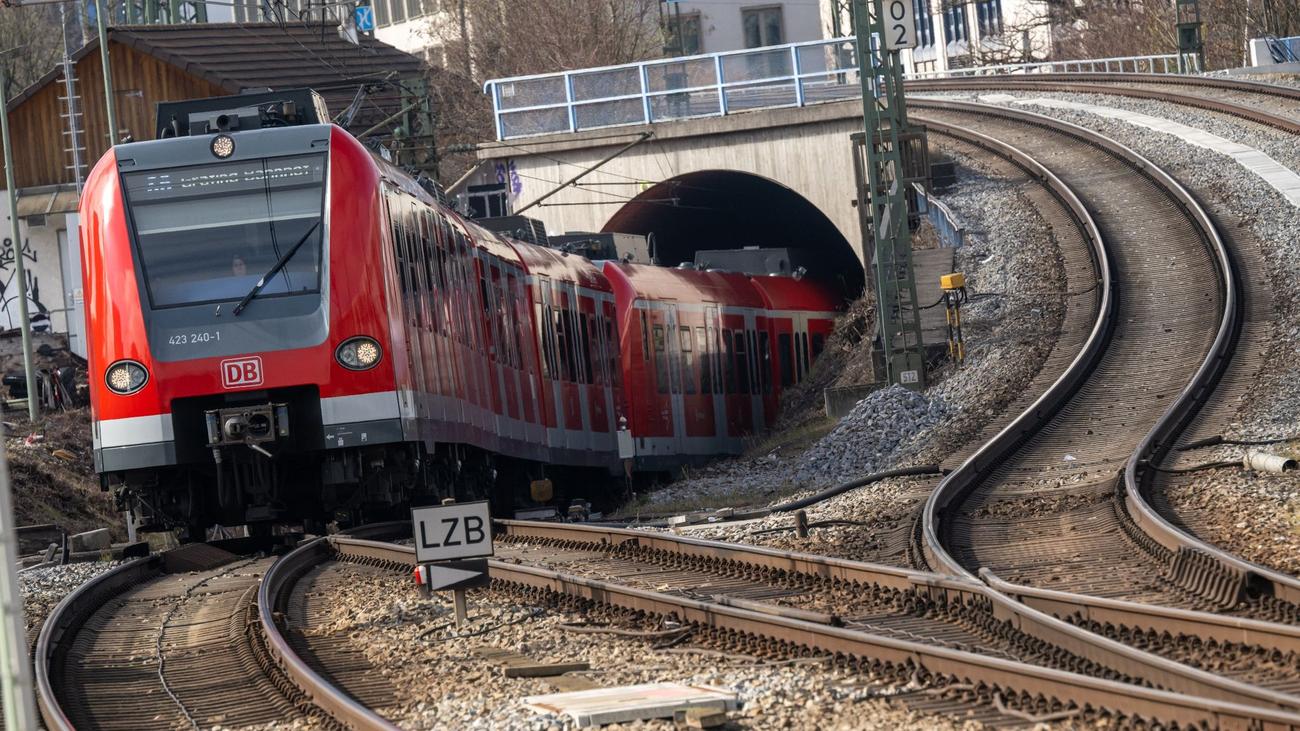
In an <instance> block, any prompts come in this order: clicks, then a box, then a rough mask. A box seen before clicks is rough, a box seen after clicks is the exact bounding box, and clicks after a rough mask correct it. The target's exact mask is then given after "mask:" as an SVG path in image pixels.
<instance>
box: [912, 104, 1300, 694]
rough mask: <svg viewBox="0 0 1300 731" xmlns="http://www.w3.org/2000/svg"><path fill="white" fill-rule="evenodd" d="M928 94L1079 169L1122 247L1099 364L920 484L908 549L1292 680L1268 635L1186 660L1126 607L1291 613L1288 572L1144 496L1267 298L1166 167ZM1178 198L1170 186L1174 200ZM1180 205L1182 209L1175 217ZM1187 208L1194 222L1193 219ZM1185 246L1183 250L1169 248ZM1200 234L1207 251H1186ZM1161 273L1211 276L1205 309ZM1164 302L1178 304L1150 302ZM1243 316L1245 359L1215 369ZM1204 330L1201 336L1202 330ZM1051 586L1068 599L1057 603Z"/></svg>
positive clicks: (1215, 665) (1251, 339) (1068, 612)
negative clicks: (925, 489)
mask: <svg viewBox="0 0 1300 731" xmlns="http://www.w3.org/2000/svg"><path fill="white" fill-rule="evenodd" d="M922 106H923V107H924V106H926V105H922ZM928 108H929V109H931V110H936V111H938V110H942V111H943V119H944V120H945V121H946V122H947V123H948V124H959V125H961V126H962V127H963V128H965V129H968V130H971V131H977V132H982V133H985V134H991V135H996V136H997V137H998V138H999V139H1002V140H1011V141H1014V142H1015V143H1016V144H1017V145H1018V146H1022V147H1023V148H1029V149H1032V150H1035V151H1036V152H1037V154H1038V155H1039V156H1042V157H1043V159H1044V160H1046V161H1048V162H1047V164H1048V165H1051V166H1053V167H1058V169H1060V170H1061V174H1062V177H1063V178H1065V179H1066V180H1067V181H1071V182H1072V183H1074V184H1077V185H1078V187H1079V188H1080V189H1081V190H1082V191H1083V192H1084V194H1085V195H1086V196H1087V200H1088V203H1089V207H1090V209H1091V210H1093V212H1094V213H1095V214H1096V216H1097V219H1098V222H1099V224H1100V225H1101V226H1102V232H1103V234H1104V235H1106V236H1108V237H1109V238H1110V239H1112V240H1110V244H1111V245H1112V246H1113V247H1115V248H1116V249H1117V253H1116V255H1115V258H1116V268H1117V271H1118V273H1119V276H1118V279H1117V281H1118V282H1120V283H1121V284H1120V286H1119V287H1117V290H1118V291H1117V297H1116V299H1117V300H1118V302H1119V307H1118V308H1117V310H1116V313H1115V315H1114V316H1113V317H1112V318H1111V320H1112V322H1111V323H1110V324H1109V325H1108V328H1107V329H1108V330H1109V333H1108V335H1107V338H1106V340H1105V343H1106V348H1105V350H1104V352H1103V353H1102V355H1101V357H1099V358H1097V359H1096V361H1095V365H1094V366H1093V367H1091V368H1089V367H1086V366H1085V362H1084V361H1080V362H1079V363H1078V364H1077V367H1076V368H1075V369H1074V370H1075V379H1076V380H1075V387H1072V388H1066V387H1063V386H1065V379H1066V377H1065V376H1063V377H1062V380H1061V381H1060V382H1058V384H1056V386H1061V387H1058V388H1053V389H1049V390H1048V391H1047V392H1046V393H1045V395H1044V397H1043V399H1040V402H1039V403H1037V404H1036V405H1035V408H1033V409H1031V410H1028V411H1026V412H1024V415H1023V416H1022V417H1021V418H1020V419H1018V420H1017V421H1016V422H1013V424H1012V425H1011V426H1010V427H1008V429H1007V430H1005V431H1004V432H1003V433H1002V434H1001V435H999V437H998V438H997V439H995V440H992V441H990V442H988V443H986V444H985V446H984V447H982V448H981V450H980V451H979V452H977V453H976V454H975V455H974V456H973V457H972V458H971V459H969V460H968V461H967V462H966V463H965V464H964V465H963V466H962V467H961V468H960V469H958V470H957V471H955V472H954V473H952V474H950V475H949V476H948V477H947V478H946V479H945V480H944V481H943V482H942V483H941V484H940V487H939V488H938V489H937V490H936V492H935V493H933V495H932V496H931V499H930V501H929V503H928V504H927V512H926V514H925V515H924V521H925V522H924V525H923V529H922V531H921V535H920V539H921V541H923V543H922V548H921V549H920V550H918V551H917V555H918V557H920V556H921V555H924V557H925V559H926V560H924V561H921V562H919V563H921V564H922V565H933V566H936V567H938V568H940V569H941V570H943V571H945V572H947V573H952V574H957V575H964V576H970V577H973V576H974V574H975V573H976V572H978V573H979V575H980V577H981V578H984V579H985V580H986V581H988V582H989V583H990V585H992V586H994V587H996V588H999V589H1000V590H1002V591H1003V592H1004V593H1005V594H1006V595H1007V596H1015V597H1019V598H1022V599H1026V600H1027V601H1028V603H1030V604H1031V605H1032V604H1037V605H1038V606H1039V607H1040V608H1043V609H1045V610H1047V611H1050V612H1052V613H1054V614H1056V615H1057V616H1061V617H1063V618H1066V619H1069V620H1070V621H1072V622H1075V623H1076V624H1079V625H1081V626H1084V627H1088V628H1090V629H1093V630H1096V631H1098V632H1099V633H1101V634H1103V635H1106V636H1108V637H1110V638H1112V639H1115V640H1118V641H1121V642H1127V643H1130V644H1134V645H1135V646H1141V647H1145V648H1146V649H1149V650H1151V651H1153V652H1156V653H1158V654H1161V655H1162V656H1165V657H1169V658H1172V659H1177V660H1180V661H1183V662H1189V663H1190V664H1193V665H1196V666H1198V667H1204V668H1206V669H1212V670H1215V671H1216V672H1223V673H1225V674H1227V675H1230V676H1233V677H1238V678H1240V679H1243V680H1246V681H1248V682H1254V683H1259V684H1261V685H1265V686H1268V687H1273V688H1278V689H1284V690H1285V691H1286V692H1294V691H1295V689H1296V685H1295V682H1294V677H1295V669H1294V668H1293V667H1285V666H1288V665H1291V664H1292V663H1293V662H1294V660H1291V661H1288V662H1285V663H1283V664H1282V666H1278V665H1275V664H1273V663H1271V662H1268V661H1267V653H1266V652H1262V651H1263V650H1266V649H1267V644H1266V643H1265V644H1263V645H1261V646H1257V647H1256V649H1255V650H1253V651H1251V652H1248V653H1245V654H1241V653H1240V652H1238V651H1235V650H1234V651H1231V652H1227V653H1224V655H1223V656H1222V657H1206V658H1196V657H1191V656H1188V655H1187V654H1185V653H1183V652H1181V651H1180V650H1179V649H1178V648H1177V647H1173V646H1171V645H1170V643H1169V642H1168V638H1167V637H1162V636H1160V635H1159V633H1158V632H1156V633H1155V634H1154V635H1151V634H1150V633H1151V632H1153V631H1154V628H1153V627H1152V626H1147V627H1146V629H1145V630H1143V631H1142V632H1136V631H1135V630H1134V628H1135V627H1137V626H1140V625H1141V622H1140V620H1134V617H1136V616H1137V615H1140V614H1141V612H1142V610H1141V609H1140V608H1138V607H1137V606H1136V605H1135V604H1133V603H1132V602H1131V601H1130V600H1132V599H1138V600H1140V601H1143V602H1148V603H1153V604H1158V605H1163V606H1171V607H1182V608H1186V609H1197V610H1208V611H1213V612H1218V613H1221V614H1226V615H1229V616H1236V617H1246V618H1253V619H1256V620H1261V621H1260V622H1259V623H1258V624H1257V625H1256V626H1266V625H1267V626H1273V627H1274V628H1276V629H1278V630H1279V631H1290V630H1291V629H1293V627H1285V626H1279V625H1275V624H1270V623H1271V622H1272V621H1276V620H1282V621H1285V622H1287V623H1289V624H1291V625H1294V623H1295V618H1296V613H1295V605H1294V603H1293V602H1292V601H1291V597H1293V596H1294V594H1293V593H1292V583H1293V580H1292V579H1290V577H1285V576H1281V575H1277V574H1276V572H1270V571H1269V570H1267V569H1264V568H1263V567H1257V566H1254V565H1250V564H1245V562H1243V561H1240V560H1239V559H1234V558H1233V557H1231V556H1228V555H1227V554H1225V553H1223V552H1222V551H1219V550H1218V549H1215V548H1213V547H1212V546H1208V545H1207V544H1204V543H1203V542H1201V541H1199V540H1198V539H1196V538H1194V537H1192V536H1191V535H1190V534H1188V533H1186V532H1184V531H1181V530H1179V529H1178V528H1174V527H1173V525H1174V523H1175V522H1181V521H1180V519H1179V516H1177V515H1167V514H1166V515H1162V514H1160V513H1158V512H1157V511H1156V510H1155V508H1153V507H1152V500H1151V498H1152V495H1158V494H1159V491H1158V489H1156V488H1158V487H1159V486H1160V480H1161V479H1166V477H1165V476H1164V475H1163V474H1162V473H1160V472H1158V471H1156V470H1153V469H1150V468H1149V467H1150V465H1152V464H1157V465H1158V464H1159V461H1160V460H1161V459H1163V458H1164V456H1165V454H1166V453H1167V452H1168V449H1169V447H1170V446H1171V445H1172V444H1174V443H1176V440H1177V439H1179V438H1180V437H1179V435H1180V433H1182V432H1183V427H1184V426H1185V425H1186V424H1187V423H1188V422H1189V421H1192V420H1193V419H1194V418H1195V416H1196V408H1197V407H1198V406H1199V405H1200V403H1201V402H1203V401H1204V400H1205V399H1206V397H1207V396H1208V394H1209V393H1210V392H1211V391H1212V390H1213V386H1214V384H1215V382H1216V380H1217V379H1219V378H1220V377H1221V376H1224V373H1225V370H1226V378H1225V380H1224V384H1225V386H1226V387H1228V388H1230V389H1237V390H1240V389H1242V388H1244V383H1245V382H1246V381H1248V380H1249V378H1250V375H1249V374H1250V372H1251V365H1252V364H1253V358H1254V356H1253V355H1252V353H1255V352H1256V351H1257V350H1258V346H1259V335H1258V328H1257V327H1256V325H1257V324H1258V322H1259V320H1260V319H1262V317H1263V314H1264V313H1263V312H1262V311H1261V309H1260V306H1259V302H1258V301H1251V300H1248V301H1246V302H1244V303H1243V302H1242V301H1241V300H1240V298H1239V294H1238V291H1237V290H1236V289H1235V287H1234V280H1233V279H1232V278H1231V277H1230V276H1228V275H1230V274H1231V273H1232V272H1233V271H1234V266H1235V264H1234V262H1233V261H1232V260H1231V259H1230V258H1229V257H1228V256H1227V251H1226V249H1225V248H1224V247H1223V246H1222V243H1221V241H1219V237H1218V233H1217V231H1216V230H1215V229H1214V228H1213V225H1212V224H1211V222H1210V219H1209V217H1208V216H1207V215H1206V214H1205V213H1204V211H1201V210H1200V209H1199V206H1198V205H1197V204H1196V203H1195V201H1194V200H1193V199H1192V198H1191V196H1188V195H1185V194H1183V195H1178V194H1177V189H1176V188H1174V187H1171V186H1170V184H1172V180H1169V179H1164V180H1163V185H1157V181H1158V180H1160V179H1161V178H1162V177H1163V176H1162V175H1161V174H1160V173H1159V171H1158V170H1155V169H1154V168H1153V167H1151V166H1150V165H1149V163H1145V162H1139V163H1138V165H1139V166H1140V167H1141V168H1142V169H1144V170H1147V171H1148V172H1147V173H1146V174H1144V175H1142V176H1138V175H1134V174H1133V170H1134V169H1133V168H1132V167H1131V163H1130V162H1125V158H1127V157H1128V153H1127V151H1124V150H1122V149H1119V148H1117V147H1116V146H1114V145H1113V143H1111V144H1105V143H1103V146H1105V147H1109V148H1110V153H1109V154H1110V155H1111V156H1112V157H1113V159H1112V162H1111V164H1110V166H1109V167H1102V168H1097V167H1089V166H1088V165H1087V164H1084V163H1083V162H1082V160H1081V158H1082V157H1083V156H1093V157H1095V156H1096V150H1095V149H1089V148H1092V147H1093V145H1094V144H1095V143H1096V142H1097V140H1096V139H1095V136H1093V135H1090V134H1088V133H1083V131H1082V130H1078V129H1077V128H1069V126H1068V125H1062V124H1061V123H1057V122H1054V121H1050V120H1046V119H1045V118H1042V117H1039V116H1038V115H1025V114H1020V113H1016V112H1006V111H1003V110H996V109H992V108H988V107H981V106H979V105H947V104H939V105H935V106H929V107H928ZM927 113H930V112H923V114H927ZM1062 129H1068V130H1069V131H1068V134H1063V133H1062V132H1061V131H1060V130H1062ZM1096 164H1097V163H1093V165H1096ZM1125 168H1127V169H1128V172H1127V173H1126V172H1125ZM1142 180H1145V181H1146V182H1145V183H1143V182H1141V181H1142ZM1121 181H1123V182H1121ZM1173 185H1176V184H1173ZM1134 186H1137V187H1138V188H1146V190H1145V191H1144V190H1140V189H1135V188H1134ZM1161 187H1163V188H1164V192H1163V193H1161V192H1160V188H1161ZM1171 190H1173V191H1174V194H1173V195H1171V194H1170V193H1169V191H1171ZM1141 195H1146V196H1148V198H1146V200H1152V201H1154V202H1155V203H1156V204H1157V206H1158V210H1163V211H1165V212H1166V215H1167V216H1168V215H1169V214H1172V216H1173V217H1172V218H1170V217H1165V218H1158V219H1157V218H1155V217H1154V216H1153V217H1152V218H1150V219H1148V220H1147V221H1141V220H1138V221H1134V220H1132V217H1131V216H1128V217H1127V218H1126V210H1127V211H1131V210H1132V208H1133V207H1134V205H1135V204H1138V203H1139V202H1140V201H1142V200H1144V199H1143V198H1141V197H1140V196H1141ZM1157 195H1164V196H1165V200H1164V201H1161V200H1160V198H1158V197H1155V196H1157ZM1177 198H1182V201H1181V202H1179V203H1177V204H1171V202H1172V201H1174V200H1176V199H1177ZM1108 206H1109V208H1108ZM1178 216H1184V217H1185V221H1184V222H1183V224H1182V225H1181V226H1179V225H1178V222H1177V220H1176V219H1177V217H1178ZM1191 220H1194V221H1197V222H1198V223H1197V225H1196V226H1195V227H1191V228H1190V229H1189V226H1188V221H1191ZM1196 228H1199V229H1200V230H1199V231H1197V230H1196ZM1234 233H1235V234H1238V235H1240V234H1241V233H1242V232H1240V231H1238V230H1234ZM1180 244H1181V246H1183V247H1184V248H1183V249H1181V250H1180V249H1176V248H1170V247H1173V246H1177V245H1180ZM1123 246H1127V247H1128V250H1127V251H1125V250H1124V249H1123V248H1122V247H1123ZM1198 246H1199V247H1201V249H1202V250H1203V251H1204V252H1205V253H1200V252H1197V251H1195V248H1196V247H1198ZM1216 260H1217V263H1216ZM1248 266H1250V267H1252V268H1254V267H1257V266H1258V261H1257V260H1255V259H1251V260H1249V261H1248ZM1194 267H1199V271H1198V270H1197V269H1196V268H1194ZM1165 277H1168V279H1167V280H1165V281H1174V282H1189V281H1201V282H1213V281H1217V282H1219V285H1218V287H1217V288H1216V289H1217V290H1218V291H1217V293H1216V295H1217V296H1216V299H1215V306H1210V307H1207V306H1205V305H1204V304H1203V303H1198V302H1197V299H1198V297H1197V294H1198V293H1197V292H1196V291H1194V290H1193V291H1189V290H1188V289H1187V288H1183V289H1181V290H1180V289H1178V288H1174V289H1172V290H1171V289H1169V288H1164V289H1161V288H1160V282H1161V280H1162V279H1163V278H1165ZM1126 285H1127V286H1126ZM1200 294H1201V295H1202V296H1203V294H1204V292H1201V293H1200ZM1179 297H1181V298H1182V301H1181V302H1180V301H1179V300H1178V299H1177V298H1179ZM1171 304H1172V305H1174V306H1175V308H1176V312H1177V316H1172V315H1173V313H1171V312H1169V311H1168V310H1166V309H1163V308H1164V307H1165V306H1167V305H1171ZM1099 321H1100V320H1099ZM1153 324H1158V325H1159V327H1152V325H1153ZM1243 329H1244V330H1245V331H1246V337H1245V345H1246V348H1245V350H1246V355H1247V357H1245V358H1242V359H1241V360H1240V361H1238V362H1235V363H1233V364H1231V366H1230V367H1226V369H1225V366H1226V365H1227V364H1228V354H1229V353H1231V351H1232V349H1233V346H1234V344H1236V343H1237V342H1238V341H1239V340H1240V339H1241V338H1240V335H1241V333H1242V331H1243ZM1204 333H1211V334H1213V336H1214V337H1213V338H1212V339H1209V340H1210V341H1209V342H1208V343H1207V342H1206V340H1207V339H1208V338H1207V336H1206V335H1205V334H1204ZM1189 351H1190V352H1192V353H1196V354H1197V355H1190V356H1187V355H1185V356H1184V361H1183V362H1182V363H1181V364H1178V363H1177V362H1174V363H1172V364H1171V363H1170V362H1169V361H1170V359H1168V358H1167V357H1165V356H1163V355H1162V354H1165V353H1172V352H1178V353H1183V354H1187V353H1188V352H1189ZM1153 363H1154V364H1155V365H1154V366H1153V365H1152V364H1153ZM1139 373H1140V374H1142V375H1141V377H1136V378H1135V376H1134V374H1139ZM1078 384H1082V385H1078ZM1188 384H1190V385H1188ZM1221 412H1222V409H1220V410H1219V413H1217V414H1215V413H1212V412H1206V413H1205V414H1203V415H1202V418H1201V419H1200V421H1199V422H1197V423H1199V424H1202V425H1215V424H1216V423H1218V422H1221V420H1222V418H1223V414H1222V413H1221ZM1204 428H1210V427H1205V426H1203V428H1202V430H1204ZM1192 434H1193V435H1194V434H1195V430H1193V432H1192ZM1183 438H1184V439H1185V438H1186V437H1183ZM1064 455H1070V457H1071V459H1064V458H1063V457H1064ZM1121 470H1122V471H1121ZM1117 473H1118V476H1117ZM1174 477H1175V479H1177V476H1174ZM1162 507H1166V508H1167V506H1163V505H1162ZM1134 515H1136V516H1137V520H1134V519H1133V517H1131V516H1134ZM1015 584H1028V585H1032V586H1034V587H1037V589H1038V590H1044V589H1045V590H1049V591H1046V592H1043V591H1036V590H1034V589H1029V588H1028V587H1024V586H1016V585H1015ZM1080 595H1091V596H1093V597H1097V599H1093V598H1089V597H1088V596H1080ZM1047 596H1052V597H1054V600H1060V601H1062V602H1063V604H1053V600H1049V599H1045V598H1044V597H1047ZM1028 597H1033V599H1032V601H1030V600H1029V599H1027V598H1028ZM1063 597H1069V601H1064V599H1063ZM1106 599H1112V600H1117V601H1114V602H1112V603H1110V604H1108V606H1109V607H1111V608H1116V607H1123V608H1124V609H1123V611H1124V612H1125V613H1126V614H1127V618H1126V619H1124V620H1122V621H1118V622H1115V621H1110V620H1100V621H1099V620H1097V617H1098V616H1101V615H1104V614H1105V612H1103V611H1101V610H1098V609H1097V606H1098V602H1101V603H1103V604H1105V603H1106V602H1105V601H1104V600H1106ZM1065 605H1069V606H1068V607H1066V606H1065ZM1112 619H1113V618H1112ZM1229 623H1231V622H1229ZM1144 632H1145V633H1147V635H1150V636H1147V635H1144V634H1143V633H1144ZM1252 657H1253V658H1254V659H1253V660H1252V659H1251V658H1252Z"/></svg>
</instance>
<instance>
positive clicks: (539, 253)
mask: <svg viewBox="0 0 1300 731" xmlns="http://www.w3.org/2000/svg"><path fill="white" fill-rule="evenodd" d="M491 235H492V236H493V237H496V236H497V234H491ZM505 241H508V242H509V244H510V246H511V248H513V249H514V250H515V252H516V253H517V254H518V256H519V259H520V261H522V262H523V265H524V267H525V268H527V270H528V273H529V274H532V275H536V276H543V277H550V278H552V279H555V280H558V281H564V282H577V283H578V286H580V287H586V288H587V289H595V290H599V291H601V292H612V291H613V288H612V287H611V286H610V283H609V280H608V279H606V278H605V275H604V274H603V273H602V272H601V270H600V269H599V268H597V266H596V265H595V264H592V263H591V261H590V260H588V259H586V258H585V257H581V256H578V255H576V254H567V253H564V252H560V251H556V250H555V249H550V248H547V247H545V246H537V245H536V244H530V243H528V242H526V241H517V240H515V239H505Z"/></svg>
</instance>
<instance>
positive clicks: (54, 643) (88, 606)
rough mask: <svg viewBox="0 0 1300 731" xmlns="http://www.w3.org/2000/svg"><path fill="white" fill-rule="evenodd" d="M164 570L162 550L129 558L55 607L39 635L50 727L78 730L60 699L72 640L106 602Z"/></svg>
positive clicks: (41, 684) (40, 698)
mask: <svg viewBox="0 0 1300 731" xmlns="http://www.w3.org/2000/svg"><path fill="white" fill-rule="evenodd" d="M162 572H163V560H162V557H161V556H160V555H158V554H154V555H152V556H148V557H145V558H137V559H135V560H133V561H128V562H126V563H124V564H122V565H121V566H118V567H116V568H113V569H111V570H109V571H105V572H104V573H102V574H100V575H98V576H96V577H94V578H93V579H91V580H90V581H87V582H86V583H84V584H82V585H81V586H79V587H77V588H76V589H75V590H73V591H72V592H71V593H69V594H68V595H67V596H65V597H63V599H62V600H61V601H60V602H59V603H58V604H57V605H55V607H54V610H53V611H51V612H50V614H49V616H47V617H46V618H45V623H44V624H43V625H41V632H40V634H39V635H38V636H37V638H36V649H35V655H36V656H35V664H36V705H37V707H38V708H39V709H40V713H41V720H42V721H44V723H45V728H47V729H49V731H76V729H75V727H74V726H73V725H72V722H71V721H69V720H68V716H67V714H65V713H64V711H63V705H62V704H61V703H60V702H59V694H58V691H59V688H60V686H61V685H62V682H61V680H59V679H61V678H62V677H63V668H64V662H65V661H66V659H67V654H68V650H69V649H71V648H70V647H69V643H70V640H71V639H72V638H73V637H74V636H75V635H76V632H77V630H78V629H79V628H80V627H81V626H82V625H83V624H84V623H85V622H86V620H87V619H89V618H90V616H91V615H92V614H94V613H95V610H96V609H99V607H100V606H101V605H103V604H104V602H106V601H108V600H109V599H111V598H112V597H114V596H117V595H118V594H121V593H122V592H124V591H126V590H127V589H129V588H130V587H132V586H135V585H136V584H139V583H140V582H142V581H144V580H146V579H149V578H152V577H154V576H158V575H160V574H161V573H162Z"/></svg>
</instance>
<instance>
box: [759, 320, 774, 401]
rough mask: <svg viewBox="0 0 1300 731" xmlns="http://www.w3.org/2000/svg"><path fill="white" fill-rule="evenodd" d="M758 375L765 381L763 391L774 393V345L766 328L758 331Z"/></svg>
mask: <svg viewBox="0 0 1300 731" xmlns="http://www.w3.org/2000/svg"><path fill="white" fill-rule="evenodd" d="M758 375H759V378H761V379H762V381H763V393H772V346H771V343H769V342H768V336H767V331H766V330H760V331H759V333H758Z"/></svg>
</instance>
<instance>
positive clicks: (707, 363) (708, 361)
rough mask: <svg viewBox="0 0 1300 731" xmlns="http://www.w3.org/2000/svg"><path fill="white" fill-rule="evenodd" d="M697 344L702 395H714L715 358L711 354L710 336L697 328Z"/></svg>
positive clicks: (700, 328) (702, 329)
mask: <svg viewBox="0 0 1300 731" xmlns="http://www.w3.org/2000/svg"><path fill="white" fill-rule="evenodd" d="M695 344H696V345H697V346H698V347H699V351H700V393H713V358H712V357H711V355H710V353H709V336H708V335H707V334H706V332H705V329H704V328H702V327H697V328H695Z"/></svg>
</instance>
